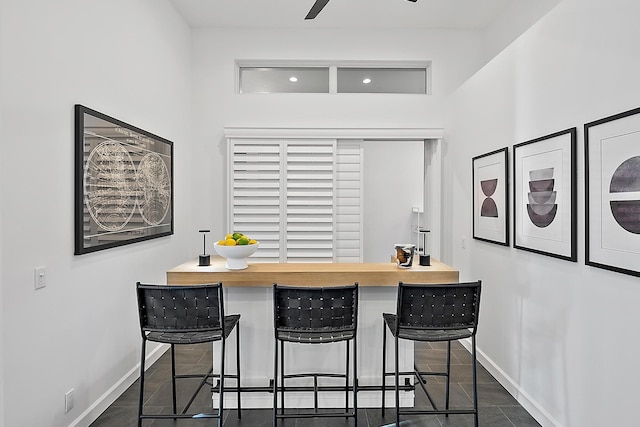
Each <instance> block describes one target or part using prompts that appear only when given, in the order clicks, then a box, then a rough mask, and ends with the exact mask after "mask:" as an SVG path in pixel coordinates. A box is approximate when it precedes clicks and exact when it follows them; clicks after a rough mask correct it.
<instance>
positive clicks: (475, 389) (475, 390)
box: [471, 335, 478, 427]
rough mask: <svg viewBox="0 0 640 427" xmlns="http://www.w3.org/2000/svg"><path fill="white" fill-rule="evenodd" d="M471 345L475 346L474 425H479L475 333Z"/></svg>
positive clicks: (476, 426)
mask: <svg viewBox="0 0 640 427" xmlns="http://www.w3.org/2000/svg"><path fill="white" fill-rule="evenodd" d="M471 345H472V347H473V351H472V353H473V357H472V359H473V410H474V411H475V412H474V414H473V417H474V418H473V425H474V426H475V427H478V377H477V374H478V372H477V369H476V336H475V335H473V336H472V337H471Z"/></svg>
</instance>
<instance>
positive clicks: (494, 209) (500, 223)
mask: <svg viewBox="0 0 640 427" xmlns="http://www.w3.org/2000/svg"><path fill="white" fill-rule="evenodd" d="M472 163H473V171H472V175H473V238H474V239H477V240H483V241H485V242H490V243H495V244H498V245H503V246H509V192H508V189H509V167H508V164H509V156H508V147H505V148H501V149H499V150H495V151H492V152H490V153H486V154H482V155H480V156H476V157H474V158H473V159H472Z"/></svg>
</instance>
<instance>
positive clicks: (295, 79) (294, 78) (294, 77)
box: [289, 76, 298, 83]
mask: <svg viewBox="0 0 640 427" xmlns="http://www.w3.org/2000/svg"><path fill="white" fill-rule="evenodd" d="M289 81H290V82H291V83H295V82H297V81H298V78H297V77H296V76H291V77H289Z"/></svg>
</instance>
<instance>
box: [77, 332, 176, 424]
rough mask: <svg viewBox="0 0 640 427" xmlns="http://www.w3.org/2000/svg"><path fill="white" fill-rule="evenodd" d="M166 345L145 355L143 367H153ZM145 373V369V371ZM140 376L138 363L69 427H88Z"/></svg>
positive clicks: (165, 349) (166, 347) (167, 347)
mask: <svg viewBox="0 0 640 427" xmlns="http://www.w3.org/2000/svg"><path fill="white" fill-rule="evenodd" d="M169 348H170V347H169V345H168V344H161V345H158V346H157V347H156V348H155V349H154V350H153V351H151V353H149V354H148V355H147V358H146V361H145V366H146V368H149V366H151V365H153V364H154V363H155V362H156V361H157V360H158V359H159V358H160V356H162V355H163V354H164V352H165V351H167V350H168V349H169ZM145 371H146V369H145ZM139 376H140V363H138V364H136V366H134V367H133V368H131V370H130V371H129V372H127V373H126V374H125V375H124V376H123V377H122V378H120V380H118V381H117V382H116V383H115V384H114V385H113V386H112V387H111V388H110V389H109V390H107V391H106V392H105V393H104V394H103V395H102V396H100V397H99V398H98V400H96V401H95V402H94V403H93V404H91V406H89V408H87V410H86V411H84V412H83V413H82V414H80V416H79V417H78V418H76V419H75V420H73V422H72V423H71V424H69V427H85V426H86V427H88V426H89V425H91V423H92V422H94V421H95V420H96V419H98V417H99V416H100V414H102V413H103V412H104V411H105V410H106V409H107V408H108V407H109V406H111V405H112V404H113V402H115V401H116V400H117V399H118V397H120V396H121V395H122V393H124V392H125V391H126V390H127V389H128V388H129V387H131V385H132V384H133V383H134V382H136V380H137V379H138V377H139Z"/></svg>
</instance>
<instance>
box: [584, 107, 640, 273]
mask: <svg viewBox="0 0 640 427" xmlns="http://www.w3.org/2000/svg"><path fill="white" fill-rule="evenodd" d="M584 152H585V156H584V159H585V160H584V161H585V263H586V265H590V266H593V267H597V268H602V269H606V270H610V271H615V272H618V273H623V274H628V275H631V276H636V277H640V271H639V268H640V108H635V109H632V110H628V111H624V112H622V113H619V114H615V115H612V116H609V117H605V118H603V119H599V120H596V121H593V122H590V123H586V124H585V125H584Z"/></svg>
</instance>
